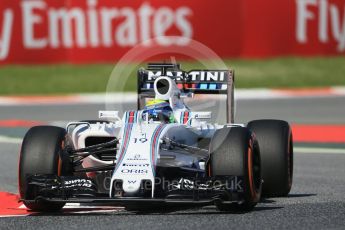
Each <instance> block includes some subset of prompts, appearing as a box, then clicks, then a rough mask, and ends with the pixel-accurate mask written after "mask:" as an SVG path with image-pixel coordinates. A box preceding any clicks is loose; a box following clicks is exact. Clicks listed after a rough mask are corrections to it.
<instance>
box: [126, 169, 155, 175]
mask: <svg viewBox="0 0 345 230" xmlns="http://www.w3.org/2000/svg"><path fill="white" fill-rule="evenodd" d="M148 172H149V171H148V170H147V169H122V170H121V173H125V174H147V173H148Z"/></svg>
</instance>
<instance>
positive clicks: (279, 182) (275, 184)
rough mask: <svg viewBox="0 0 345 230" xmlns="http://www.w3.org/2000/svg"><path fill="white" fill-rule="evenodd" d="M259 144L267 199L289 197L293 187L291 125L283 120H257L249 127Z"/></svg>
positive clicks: (263, 190) (264, 191)
mask: <svg viewBox="0 0 345 230" xmlns="http://www.w3.org/2000/svg"><path fill="white" fill-rule="evenodd" d="M247 127H248V128H249V129H250V130H251V131H253V132H254V133H255V135H256V138H257V140H258V142H259V146H260V153H261V165H262V179H263V188H262V194H263V196H266V197H274V196H287V195H288V194H289V192H290V190H291V186H292V174H293V140H292V131H291V128H290V125H289V124H288V123H287V122H286V121H281V120H255V121H251V122H249V123H248V126H247Z"/></svg>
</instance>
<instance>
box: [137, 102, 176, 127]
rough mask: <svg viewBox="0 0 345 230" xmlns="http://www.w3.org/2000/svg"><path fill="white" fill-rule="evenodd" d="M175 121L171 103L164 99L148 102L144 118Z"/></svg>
mask: <svg viewBox="0 0 345 230" xmlns="http://www.w3.org/2000/svg"><path fill="white" fill-rule="evenodd" d="M146 116H147V117H148V120H153V121H161V122H165V123H175V117H174V112H173V110H172V108H171V106H170V104H169V103H168V102H166V101H164V100H159V99H154V100H150V101H148V102H147V103H146V106H145V108H144V111H143V115H142V118H143V119H144V120H146V119H147V118H146Z"/></svg>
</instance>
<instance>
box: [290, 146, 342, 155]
mask: <svg viewBox="0 0 345 230" xmlns="http://www.w3.org/2000/svg"><path fill="white" fill-rule="evenodd" d="M294 152H296V153H317V154H345V148H315V147H312V148H309V147H294Z"/></svg>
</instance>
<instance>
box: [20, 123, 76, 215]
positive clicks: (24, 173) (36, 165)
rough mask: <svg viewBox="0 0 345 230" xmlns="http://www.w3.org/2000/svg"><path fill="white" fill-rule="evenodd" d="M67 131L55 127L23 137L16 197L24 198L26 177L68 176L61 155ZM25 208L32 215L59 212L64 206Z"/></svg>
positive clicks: (40, 203) (41, 203) (38, 204)
mask: <svg viewBox="0 0 345 230" xmlns="http://www.w3.org/2000/svg"><path fill="white" fill-rule="evenodd" d="M66 141H67V140H66V130H65V129H63V128H60V127H54V126H36V127H32V128H31V129H29V131H28V132H27V133H26V135H25V137H24V140H23V143H22V147H21V150H20V158H19V178H18V179H19V193H20V196H21V198H25V197H26V196H27V195H28V194H31V192H32V191H27V177H28V176H30V175H34V174H53V175H58V176H62V175H71V174H72V172H71V168H70V165H68V164H69V160H68V158H67V159H66V157H65V156H63V155H62V151H63V148H64V147H65V145H67V144H66ZM24 205H25V206H26V207H27V208H29V209H31V210H33V211H58V210H60V209H61V208H62V207H63V206H64V205H65V203H50V202H44V201H37V202H27V201H24Z"/></svg>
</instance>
